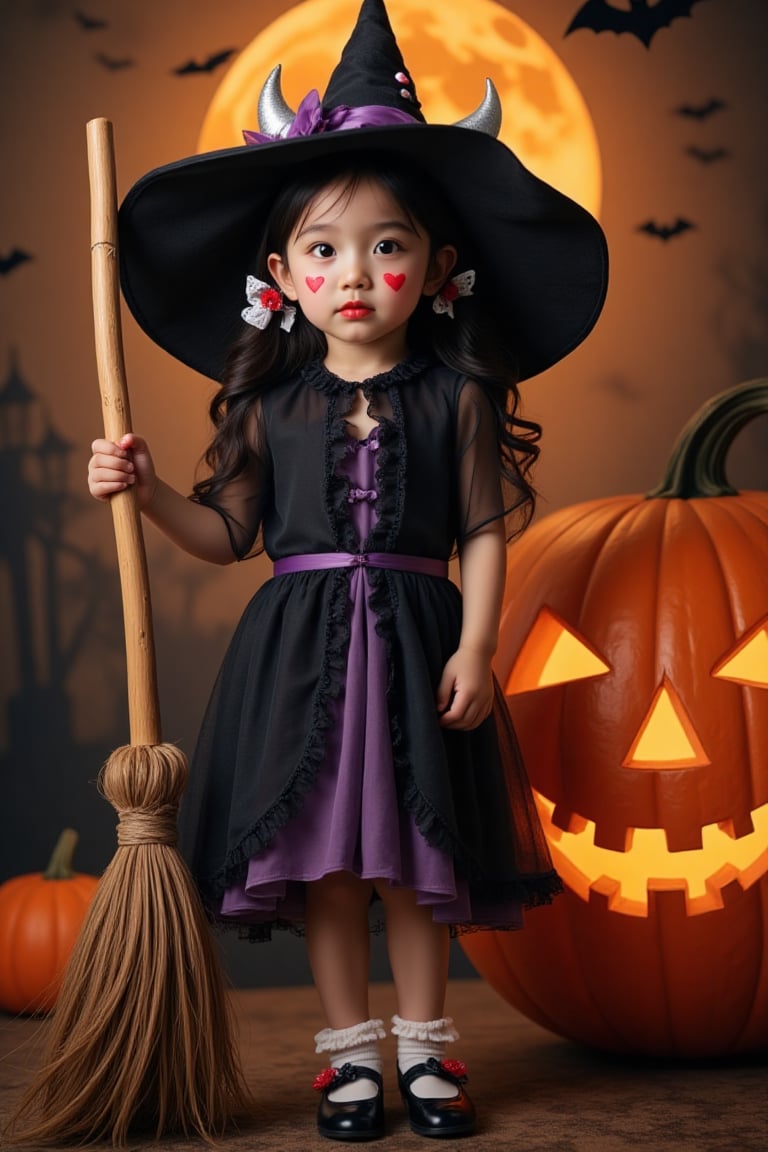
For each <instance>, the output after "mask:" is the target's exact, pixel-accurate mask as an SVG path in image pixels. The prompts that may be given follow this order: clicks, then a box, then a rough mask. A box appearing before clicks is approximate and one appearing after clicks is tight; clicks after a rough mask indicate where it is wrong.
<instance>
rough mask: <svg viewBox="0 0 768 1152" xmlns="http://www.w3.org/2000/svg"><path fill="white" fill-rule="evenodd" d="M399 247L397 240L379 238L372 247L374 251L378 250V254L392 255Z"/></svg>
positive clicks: (398, 250)
mask: <svg viewBox="0 0 768 1152" xmlns="http://www.w3.org/2000/svg"><path fill="white" fill-rule="evenodd" d="M400 251H401V248H400V245H399V244H398V242H397V240H379V242H378V244H377V245H376V247H375V248H374V252H378V253H379V255H380V256H392V255H394V253H395V252H400Z"/></svg>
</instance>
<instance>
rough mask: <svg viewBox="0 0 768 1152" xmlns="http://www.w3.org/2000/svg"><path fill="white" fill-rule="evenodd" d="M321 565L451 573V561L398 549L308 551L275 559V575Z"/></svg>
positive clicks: (431, 573) (313, 568)
mask: <svg viewBox="0 0 768 1152" xmlns="http://www.w3.org/2000/svg"><path fill="white" fill-rule="evenodd" d="M321 568H391V569H393V570H394V571H395V572H417V573H419V574H420V575H421V576H442V577H444V578H445V577H447V576H448V562H447V560H433V559H432V558H431V557H429V556H403V555H402V554H400V553H398V552H305V553H303V554H302V555H299V556H285V557H284V558H283V559H282V560H275V565H274V574H275V576H285V575H286V574H287V573H289V572H315V571H317V570H318V569H321Z"/></svg>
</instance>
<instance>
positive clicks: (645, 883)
mask: <svg viewBox="0 0 768 1152" xmlns="http://www.w3.org/2000/svg"><path fill="white" fill-rule="evenodd" d="M534 796H535V798H536V804H537V807H538V809H539V815H540V817H541V822H542V826H543V828H544V831H545V833H546V836H547V840H548V841H549V846H550V849H551V851H552V859H553V863H554V865H555V868H556V869H557V871H558V872H559V874H560V876H561V877H562V878H563V880H564V881H565V883H566V884H567V885H568V887H569V888H571V889H573V891H574V892H575V893H576V894H577V895H578V896H580V897H581V899H582V900H587V901H588V900H589V893H590V890H592V891H594V892H599V893H601V894H602V895H603V896H606V897H607V899H608V907H609V909H611V911H613V912H623V913H624V914H625V915H627V916H647V915H648V892H649V891H654V892H669V891H683V892H685V903H686V910H687V913H688V915H689V916H698V915H700V914H701V913H702V912H711V911H713V910H714V909H717V908H722V907H723V895H722V892H723V889H724V888H725V887H726V886H727V885H728V884H731V883H732V882H733V881H734V880H737V881H738V882H739V884H740V885H741V887H742V888H743V889H747V888H749V887H750V885H752V884H754V883H756V881H758V880H759V879H760V877H761V876H763V875H764V874H765V873H766V872H768V804H763V805H761V807H759V808H755V810H754V811H753V812H752V813H750V816H751V820H752V827H753V831H752V832H749V833H747V835H746V836H740V837H739V838H738V839H735V838H734V837H733V836H730V835H729V834H728V832H727V831H725V830H724V829H723V827H721V826H720V825H718V824H706V825H705V826H704V827H703V828H702V830H701V840H702V847H701V848H697V849H694V850H685V851H682V852H670V851H669V849H668V848H667V842H666V837H665V834H664V830H663V829H662V828H635V829H631V830H630V831H629V833H628V837H627V848H626V851H625V852H614V851H612V850H611V849H609V848H601V847H599V846H598V845H596V844H595V825H594V824H593V822H592V821H591V820H584V819H582V818H581V817H574V820H573V824H574V825H575V826H578V827H579V828H581V831H577V832H564V831H563V830H562V829H561V828H558V827H557V825H555V824H553V823H552V813H553V812H554V809H555V805H554V804H553V803H552V802H551V801H550V800H548V799H547V798H546V796H542V794H541V793H540V792H536V791H535V790H534ZM590 876H594V877H595V879H594V880H590V879H589V877H590Z"/></svg>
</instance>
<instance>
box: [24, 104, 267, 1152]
mask: <svg viewBox="0 0 768 1152" xmlns="http://www.w3.org/2000/svg"><path fill="white" fill-rule="evenodd" d="M87 137H88V162H89V175H90V182H91V261H92V275H93V304H94V324H95V335H96V357H97V365H98V376H99V385H100V389H101V400H102V409H103V415H104V430H105V435H106V436H107V438H108V439H110V440H119V439H120V437H121V436H122V435H124V433H126V432H127V431H129V429H130V427H131V420H130V411H129V406H128V392H127V388H126V381H125V369H124V363H123V350H122V336H121V328H120V290H119V283H118V253H117V201H116V181H115V162H114V154H113V149H112V125H111V124H110V122H109V121H108V120H103V119H98V120H91V121H90V122H89V123H88V126H87ZM110 505H111V508H112V511H113V516H114V527H115V537H116V543H117V552H118V561H119V568H120V581H121V588H122V596H123V615H124V622H125V640H126V656H127V671H128V701H129V717H130V735H131V743H130V745H126V746H125V747H122V748H118V749H116V750H115V751H114V752H113V753H112V755H111V756H110V757H109V759H108V760H107V762H106V764H105V765H104V767H103V769H102V771H101V775H100V781H99V782H100V787H101V790H102V791H103V793H104V795H105V796H106V797H107V799H108V800H109V801H110V802H111V803H112V804H113V805H114V807H115V808H116V810H117V813H118V816H119V818H120V823H119V826H118V829H117V842H118V850H117V852H116V854H115V856H114V858H113V860H112V862H111V863H110V864H109V866H108V867H107V869H106V871H105V872H104V875H103V877H102V879H101V882H100V884H99V887H98V889H97V892H96V895H95V897H94V900H93V904H92V905H91V909H90V911H89V914H88V917H87V919H86V922H85V924H84V926H83V929H82V931H81V934H80V936H79V939H78V941H77V944H76V946H75V950H74V953H73V955H72V958H71V960H70V963H69V966H68V969H67V973H66V977H65V980H64V984H63V987H62V990H61V994H60V996H59V1000H58V1003H57V1006H56V1009H55V1013H54V1017H53V1021H52V1024H51V1035H50V1038H49V1049H48V1053H47V1057H46V1060H45V1063H44V1065H43V1067H42V1069H41V1071H40V1072H39V1073H38V1075H37V1078H36V1080H35V1081H34V1082H33V1084H32V1086H31V1087H30V1089H29V1091H28V1092H27V1095H26V1096H25V1098H24V1099H23V1101H22V1103H21V1105H20V1108H19V1110H18V1111H17V1113H16V1118H15V1123H14V1124H13V1126H12V1129H11V1131H12V1137H11V1138H12V1140H13V1141H14V1142H20V1141H22V1140H23V1141H24V1142H27V1141H36V1142H37V1143H54V1142H55V1143H59V1142H65V1141H70V1140H78V1141H88V1140H91V1141H93V1140H98V1139H105V1138H106V1139H111V1140H112V1142H113V1143H115V1144H124V1143H125V1140H126V1136H127V1133H128V1129H129V1127H130V1126H131V1125H132V1124H141V1125H142V1127H144V1126H150V1127H151V1128H152V1129H154V1131H155V1133H156V1135H158V1136H159V1135H161V1134H162V1133H164V1132H169V1131H182V1132H185V1133H187V1134H192V1133H197V1134H199V1135H200V1136H202V1137H204V1138H206V1139H213V1138H214V1136H217V1135H220V1134H221V1133H222V1132H223V1130H224V1129H225V1128H226V1126H227V1124H228V1122H229V1121H230V1120H231V1119H233V1118H234V1116H235V1114H236V1113H238V1112H241V1111H244V1110H245V1109H247V1108H248V1107H249V1098H248V1093H247V1090H246V1088H245V1085H244V1081H243V1077H242V1073H241V1071H240V1066H239V1063H238V1057H237V1051H236V1047H235V1044H234V1042H233V1040H232V1036H231V1031H230V1029H231V1022H230V1017H229V1014H228V1013H229V1009H228V1004H227V998H226V991H225V988H224V980H223V977H222V974H221V971H220V967H219V961H218V957H217V954H216V952H215V949H214V946H213V941H212V939H211V935H210V930H209V926H208V924H207V921H206V918H205V914H204V912H203V909H202V905H201V903H200V900H199V897H198V895H197V892H196V890H195V887H194V883H193V881H192V878H191V876H190V874H189V872H188V870H187V868H186V866H185V864H184V862H183V861H182V859H181V857H180V855H179V854H178V851H177V850H176V848H175V843H176V813H177V808H178V803H179V799H180V797H181V793H182V791H183V789H184V785H185V782H186V778H187V763H186V760H185V758H184V756H183V754H182V753H181V752H180V751H179V749H177V748H176V747H174V746H173V745H170V744H162V743H161V742H160V739H161V737H160V721H159V706H158V697H157V687H156V674H155V661H154V647H153V635H152V618H151V609H150V598H149V586H148V579H147V566H146V556H145V551H144V541H143V537H142V529H141V518H140V514H139V511H138V509H137V507H136V501H135V495H134V492H133V491H132V490H131V489H130V488H128V489H126V490H125V491H124V492H120V493H118V494H117V495H115V496H113V497H112V500H111V502H110Z"/></svg>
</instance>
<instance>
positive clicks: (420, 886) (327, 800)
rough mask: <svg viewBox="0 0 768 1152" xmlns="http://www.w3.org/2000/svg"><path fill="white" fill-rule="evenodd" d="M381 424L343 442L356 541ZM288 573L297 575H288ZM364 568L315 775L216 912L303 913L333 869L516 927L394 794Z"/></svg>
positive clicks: (295, 916) (352, 594)
mask: <svg viewBox="0 0 768 1152" xmlns="http://www.w3.org/2000/svg"><path fill="white" fill-rule="evenodd" d="M378 446H379V445H378V437H377V430H376V429H374V431H373V432H372V433H371V434H370V436H368V437H367V438H366V439H365V440H356V439H354V438H352V437H350V438H349V446H348V451H347V453H346V456H345V457H344V459H343V460H342V462H341V464H340V465H339V472H340V473H342V474H343V475H345V476H346V477H347V478H348V479H349V481H350V495H349V501H350V513H351V517H352V522H353V524H354V527H355V531H356V533H357V537H358V541H359V542H360V543H362V541H364V540H365V539H366V537H367V536H368V533H369V532H370V530H371V528H372V526H373V524H375V522H376V511H375V501H376V492H375V484H376V452H377V450H378ZM290 578H291V579H293V578H295V577H290ZM370 591H371V590H370V585H369V580H368V573H367V571H366V569H365V568H364V567H362V566H361V567H359V568H356V569H355V570H354V571H353V572H352V575H351V577H350V585H349V598H350V621H349V623H350V639H349V652H348V663H347V675H346V680H345V689H344V692H343V693H342V695H341V696H339V697H338V698H337V699H335V700H334V701H333V702H332V713H331V725H330V727H329V729H328V737H327V741H326V749H325V756H324V760H323V763H322V764H321V766H320V768H319V771H318V775H317V780H316V781H315V784H314V785H313V788H312V791H311V793H309V795H308V796H307V798H306V801H305V803H304V805H303V807H302V809H301V811H300V812H298V813H297V815H296V816H294V817H293V819H292V820H291V821H290V822H289V824H287V825H286V827H285V828H283V829H281V831H280V832H278V833H277V835H276V836H275V837H274V839H273V840H272V841H271V842H270V843H269V844H268V845H267V847H266V848H264V849H263V850H262V851H261V852H259V853H258V854H256V855H255V856H252V857H251V859H250V861H249V864H248V872H247V876H246V878H245V881H244V882H243V883H241V884H238V885H235V886H233V887H231V888H228V889H227V891H226V892H225V894H224V896H223V898H222V902H221V909H220V915H221V916H222V917H223V918H226V919H232V920H236V921H240V922H241V923H245V924H258V923H262V922H269V921H274V920H281V921H289V922H300V921H302V920H303V919H304V885H305V882H306V881H312V880H319V879H320V878H321V877H323V876H326V875H328V874H330V873H333V872H342V871H343V872H352V873H354V874H355V875H356V876H359V877H360V878H362V879H368V880H387V881H389V883H390V884H392V885H393V886H397V887H405V888H410V889H412V890H413V891H414V892H415V893H416V899H417V903H419V904H426V905H431V906H432V909H433V919H434V920H435V921H436V922H438V923H445V924H465V925H468V924H474V925H477V926H484V927H493V926H496V925H498V926H504V927H511V926H513V925H518V924H522V912H521V908H520V906H519V904H507V905H504V906H503V907H496V906H494V907H487V906H486V907H484V908H473V907H471V903H470V899H469V890H468V886H467V883H466V881H465V880H463V879H462V878H460V877H456V876H455V874H454V867H453V860H452V859H451V857H450V856H448V855H447V854H446V853H444V852H441V851H440V850H439V849H437V848H433V847H432V846H431V845H429V844H428V843H427V841H426V840H425V839H424V837H423V836H422V835H421V834H420V832H419V831H418V829H417V828H416V825H415V823H414V821H413V818H412V817H411V816H410V815H409V814H408V813H407V812H405V811H404V810H403V809H402V808H400V806H399V804H398V799H397V793H396V790H395V773H394V766H393V763H392V743H391V736H390V731H389V717H388V711H387V700H386V685H387V656H386V645H385V642H384V640H383V639H382V638H381V637H380V636H379V635H378V633H377V632H376V627H375V626H376V615H375V613H374V612H373V610H372V609H371V608H370V606H369V603H368V600H369V596H370Z"/></svg>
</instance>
